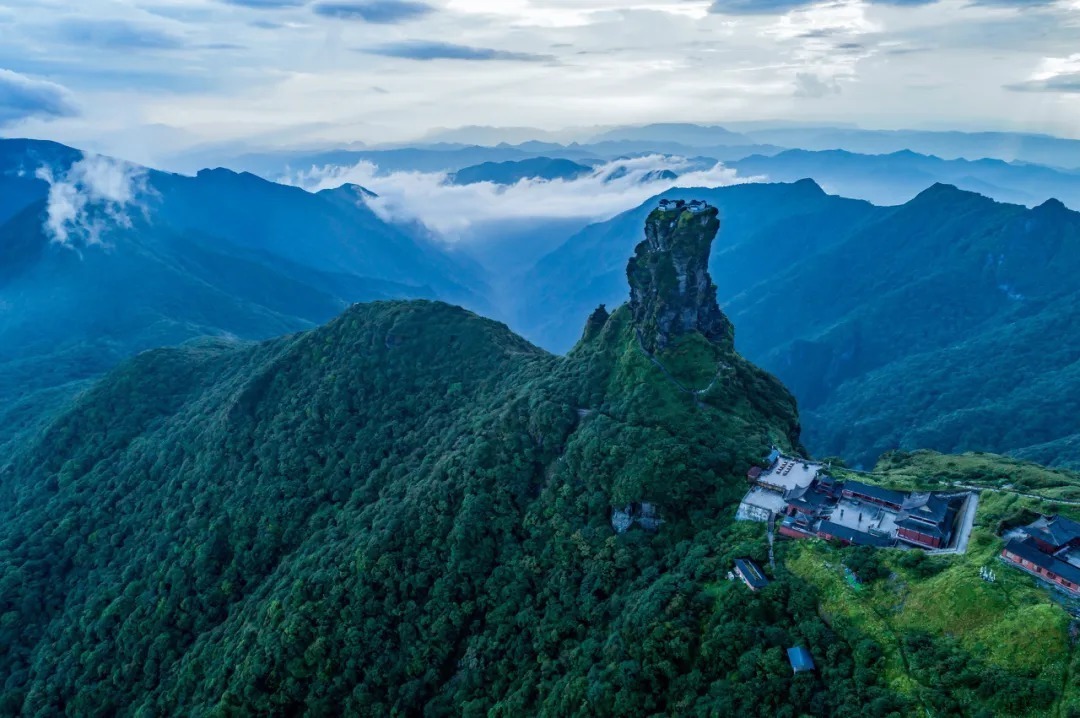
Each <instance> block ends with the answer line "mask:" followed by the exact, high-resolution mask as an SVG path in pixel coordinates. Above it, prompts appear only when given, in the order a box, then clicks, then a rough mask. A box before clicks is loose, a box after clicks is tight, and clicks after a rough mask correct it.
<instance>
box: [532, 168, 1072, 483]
mask: <svg viewBox="0 0 1080 718" xmlns="http://www.w3.org/2000/svg"><path fill="white" fill-rule="evenodd" d="M663 196H665V197H671V198H687V199H689V198H700V199H706V200H708V201H709V202H710V203H713V204H715V205H716V206H717V207H719V208H720V212H721V230H720V235H719V237H718V238H717V241H716V243H715V245H714V249H713V256H712V262H711V269H712V272H713V276H714V277H715V279H716V283H717V285H718V287H719V289H718V291H719V297H720V299H721V303H722V304H723V305H724V307H725V311H726V312H727V313H728V315H729V316H730V317H731V319H732V321H733V322H734V323H735V327H736V337H737V343H738V345H739V347H740V349H741V351H743V352H744V353H746V355H747V356H748V357H750V358H751V359H753V360H754V361H756V362H758V363H759V364H761V365H762V366H764V367H765V368H767V369H769V370H771V371H773V372H775V373H776V374H777V375H778V376H779V377H780V378H781V379H782V380H783V381H784V382H785V384H787V385H788V386H789V387H790V388H791V389H792V390H793V391H794V392H795V394H796V396H797V397H798V399H799V403H800V407H801V410H802V414H803V418H804V421H805V425H806V432H805V435H804V437H805V441H806V442H807V445H808V446H809V447H810V448H811V450H812V451H814V452H815V453H817V454H818V455H826V454H835V455H842V456H844V457H847V458H848V459H850V460H854V461H857V462H859V463H862V464H870V463H872V462H873V461H874V459H875V458H876V457H877V455H878V454H879V453H881V452H882V451H885V450H888V449H893V448H898V447H900V448H915V447H925V448H936V449H941V450H945V451H960V450H966V449H973V448H977V449H982V450H988V451H997V452H1008V451H1011V452H1015V453H1017V454H1018V455H1021V456H1024V457H1027V458H1032V459H1037V460H1040V461H1042V462H1045V463H1061V464H1068V465H1080V441H1077V437H1076V436H1075V432H1076V428H1075V424H1074V422H1072V421H1071V420H1070V419H1069V418H1068V415H1069V412H1070V411H1071V409H1069V408H1068V407H1071V406H1074V405H1076V404H1077V402H1080V337H1078V335H1077V334H1076V333H1075V332H1073V331H1071V330H1070V329H1069V327H1071V326H1076V322H1078V321H1080V214H1078V213H1076V212H1073V211H1070V210H1068V209H1067V208H1066V207H1065V206H1064V205H1062V204H1061V203H1060V202H1058V201H1056V200H1051V201H1048V202H1046V203H1044V204H1042V205H1040V206H1038V207H1036V208H1034V209H1027V208H1025V207H1022V206H1017V205H1009V204H1000V203H996V202H994V201H992V200H990V199H987V198H986V197H982V196H980V195H978V194H975V193H972V192H965V191H961V190H959V189H956V188H955V187H951V186H946V185H935V186H933V187H931V188H930V189H928V190H926V191H924V192H922V193H921V194H920V195H919V196H918V197H916V198H915V199H913V200H911V201H910V202H908V203H906V204H904V205H901V206H899V207H876V206H874V205H871V204H869V203H866V202H861V201H856V200H850V199H843V198H840V197H835V196H830V195H827V194H826V193H824V192H823V191H822V190H821V189H820V187H819V186H818V185H816V184H815V183H813V182H811V181H801V182H797V183H795V184H786V185H785V184H780V185H770V184H759V185H739V186H733V187H726V188H720V189H691V190H674V191H671V192H668V193H665V194H664V195H663ZM653 206H655V202H648V203H646V204H645V205H642V206H641V207H639V208H638V209H635V210H632V211H630V212H627V213H624V214H622V215H620V216H618V217H616V218H614V219H612V220H610V221H608V222H602V223H598V224H594V225H591V226H590V227H588V228H586V229H585V230H582V231H581V232H579V233H578V234H577V235H575V236H574V237H573V238H571V239H570V240H568V241H567V242H565V243H564V244H563V245H562V246H561V247H559V248H558V249H557V250H555V251H554V252H552V253H551V254H549V255H548V256H546V257H544V258H543V259H541V260H540V261H539V262H538V263H537V264H536V266H535V267H534V268H533V269H532V270H530V271H529V273H528V276H529V278H530V280H531V281H530V282H527V283H526V282H521V283H520V286H521V287H522V288H523V290H526V291H523V292H522V295H521V304H520V306H519V312H518V314H516V315H515V318H514V320H515V321H516V322H517V324H516V326H518V327H520V329H521V330H522V331H523V332H524V334H525V336H527V337H529V338H531V339H532V340H533V341H536V342H538V343H540V344H542V345H544V346H549V347H552V348H555V349H557V350H561V349H566V348H568V347H569V346H571V345H572V344H573V342H574V341H575V340H576V337H575V336H573V335H572V334H569V333H567V332H566V331H564V330H562V329H561V328H560V327H559V326H557V324H556V323H555V321H554V320H553V318H554V317H559V316H566V315H575V314H576V315H578V316H585V315H586V314H587V313H588V312H589V311H590V310H591V309H592V308H593V307H595V306H596V305H597V304H600V303H609V304H614V303H618V302H620V301H622V299H623V298H624V296H625V292H624V290H623V288H622V286H621V284H622V276H621V274H622V272H621V267H620V266H619V262H618V261H617V257H619V256H621V255H623V254H625V252H626V247H627V246H629V245H631V244H632V243H633V242H634V240H635V238H636V233H635V231H634V227H635V226H636V225H637V224H638V223H640V221H641V220H642V218H643V217H644V216H645V215H646V214H647V213H648V212H649V211H650V210H651V209H652V207H653Z"/></svg>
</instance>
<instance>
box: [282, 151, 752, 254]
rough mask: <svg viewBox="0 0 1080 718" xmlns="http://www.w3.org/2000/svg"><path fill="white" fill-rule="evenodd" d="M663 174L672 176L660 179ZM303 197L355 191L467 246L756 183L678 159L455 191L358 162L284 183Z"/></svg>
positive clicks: (636, 161)
mask: <svg viewBox="0 0 1080 718" xmlns="http://www.w3.org/2000/svg"><path fill="white" fill-rule="evenodd" d="M664 170H667V171H668V172H669V173H674V174H677V175H678V178H677V179H671V175H670V174H664V175H662V176H661V175H660V173H662V172H664ZM285 181H287V182H289V183H291V184H295V185H298V186H300V187H303V188H305V189H307V190H309V191H319V190H324V189H333V188H336V187H340V186H341V185H343V184H356V185H361V186H363V187H365V188H366V189H368V190H370V191H372V192H374V193H375V194H376V195H378V196H377V197H374V198H372V197H368V198H366V199H365V200H364V201H366V202H367V204H368V205H369V206H370V207H371V208H372V210H374V211H375V212H376V213H377V214H378V215H379V216H380V217H382V218H383V219H385V220H387V221H392V222H419V223H421V224H423V225H424V226H425V227H427V228H428V229H429V230H431V231H432V232H433V233H434V234H435V235H436V236H437V237H438V238H440V239H443V240H446V241H450V242H456V241H462V240H466V241H467V240H469V239H470V238H472V237H473V236H474V233H475V232H477V231H479V230H481V229H482V228H483V226H484V225H490V224H496V223H501V222H506V221H512V220H529V219H535V220H561V219H580V220H582V221H595V220H602V219H607V218H609V217H612V216H614V215H616V214H618V213H619V212H623V211H625V210H627V209H630V208H632V207H636V206H638V205H639V204H641V203H642V202H644V201H645V200H647V199H648V198H649V197H652V196H654V195H657V194H659V193H661V192H664V191H666V190H668V189H671V188H673V187H718V186H722V185H729V184H735V183H738V182H747V181H756V178H745V177H738V176H737V174H736V173H735V171H734V170H732V169H730V168H727V167H724V166H723V165H722V164H716V165H714V166H711V167H707V168H702V167H700V165H698V164H695V163H694V162H693V161H691V160H687V159H685V158H681V157H670V156H662V155H649V156H645V157H637V158H632V159H620V160H616V161H613V162H609V163H605V164H602V165H598V166H596V167H594V168H593V171H592V172H591V173H589V174H586V175H584V176H582V177H579V178H577V179H570V180H563V179H555V180H539V179H525V180H521V181H520V182H517V183H516V184H513V185H498V184H495V183H492V182H478V183H475V184H468V185H455V184H452V183H451V182H450V177H449V175H448V174H447V173H443V172H392V173H381V172H380V171H379V167H378V166H377V165H375V164H373V163H371V162H367V161H362V162H359V163H358V164H356V165H353V166H351V167H337V166H330V167H314V168H312V169H310V170H307V171H304V172H299V173H296V174H294V175H293V176H291V177H289V178H286V180H285Z"/></svg>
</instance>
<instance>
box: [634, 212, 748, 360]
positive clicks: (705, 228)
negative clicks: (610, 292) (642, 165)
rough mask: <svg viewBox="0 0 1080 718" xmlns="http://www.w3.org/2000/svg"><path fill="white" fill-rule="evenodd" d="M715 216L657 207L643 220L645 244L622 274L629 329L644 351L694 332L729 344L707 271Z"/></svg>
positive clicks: (728, 324)
mask: <svg viewBox="0 0 1080 718" xmlns="http://www.w3.org/2000/svg"><path fill="white" fill-rule="evenodd" d="M717 215H718V211H717V209H716V208H715V207H704V208H703V209H698V210H697V211H691V210H690V209H686V208H684V207H674V208H671V209H665V208H663V207H662V208H660V209H656V210H654V211H653V213H652V214H650V215H649V217H648V219H647V220H646V221H645V241H643V242H641V243H640V244H639V245H638V246H637V248H636V250H635V253H634V256H633V257H631V258H630V263H629V265H628V266H627V268H626V274H627V279H628V280H629V282H630V310H631V312H632V313H633V317H634V325H635V326H636V327H637V330H638V333H639V336H640V337H641V342H642V345H643V346H644V347H645V349H646V350H647V351H649V352H656V351H658V350H662V349H665V348H667V347H668V346H669V345H670V344H671V342H672V340H673V339H674V338H675V337H677V336H679V335H682V334H686V333H689V332H694V331H697V332H701V334H703V335H704V336H705V337H707V338H708V339H709V340H710V341H713V342H717V343H724V344H728V345H732V344H734V338H735V330H734V327H733V326H732V324H731V322H730V321H729V320H728V318H727V317H726V316H725V315H724V313H723V312H722V311H720V306H719V305H718V304H717V303H716V285H714V284H713V282H712V278H711V277H710V276H709V270H708V264H709V249H710V248H711V247H712V241H713V239H715V238H716V233H717V231H718V230H719V229H720V220H719V218H718V216H717Z"/></svg>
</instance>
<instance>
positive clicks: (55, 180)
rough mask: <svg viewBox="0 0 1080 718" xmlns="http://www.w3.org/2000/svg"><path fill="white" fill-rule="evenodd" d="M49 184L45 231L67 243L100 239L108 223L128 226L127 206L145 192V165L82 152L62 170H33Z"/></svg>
mask: <svg viewBox="0 0 1080 718" xmlns="http://www.w3.org/2000/svg"><path fill="white" fill-rule="evenodd" d="M37 176H38V177H39V178H40V179H43V180H45V181H46V182H48V183H49V199H48V212H47V217H46V219H45V231H46V232H47V233H48V234H49V236H50V238H51V239H52V240H53V241H54V242H58V243H60V244H63V245H66V246H74V245H76V244H80V243H81V244H84V245H94V244H101V243H102V233H103V232H105V230H106V229H108V227H109V226H110V225H118V226H121V227H130V226H131V217H130V215H129V214H128V212H129V210H131V209H132V208H134V207H137V206H138V199H139V196H140V195H142V194H145V193H146V192H147V174H146V170H145V168H143V167H140V166H138V165H134V164H131V163H128V162H123V161H120V160H115V159H112V158H110V157H103V156H100V155H86V156H84V157H83V158H82V159H81V160H79V161H78V162H75V163H74V164H72V165H71V167H70V168H68V169H67V171H65V172H60V173H56V172H54V170H53V169H52V168H50V167H41V168H39V169H38V171H37Z"/></svg>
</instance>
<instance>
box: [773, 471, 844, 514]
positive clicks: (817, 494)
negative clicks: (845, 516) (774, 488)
mask: <svg viewBox="0 0 1080 718" xmlns="http://www.w3.org/2000/svg"><path fill="white" fill-rule="evenodd" d="M784 501H786V502H787V506H788V510H787V513H788V515H789V516H790V515H792V514H794V513H800V514H807V515H808V516H819V515H821V514H823V513H826V512H827V511H831V510H832V508H833V506H835V505H836V499H835V498H834V497H833V496H832V495H831V494H829V493H826V492H824V491H822V490H820V485H819V483H818V480H817V479H815V480H814V481H813V483H811V484H810V485H809V486H799V487H796V488H794V489H791V490H790V491H788V492H786V493H785V494H784Z"/></svg>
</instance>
